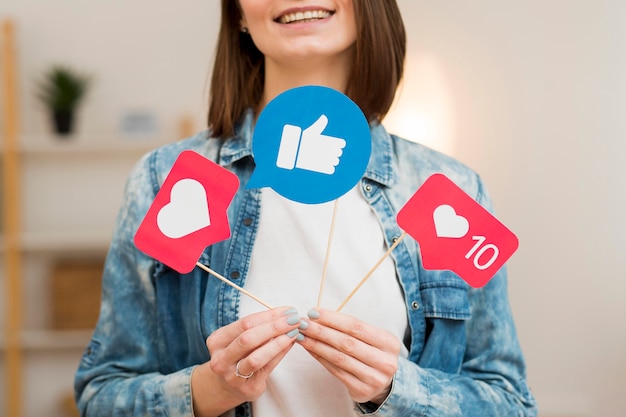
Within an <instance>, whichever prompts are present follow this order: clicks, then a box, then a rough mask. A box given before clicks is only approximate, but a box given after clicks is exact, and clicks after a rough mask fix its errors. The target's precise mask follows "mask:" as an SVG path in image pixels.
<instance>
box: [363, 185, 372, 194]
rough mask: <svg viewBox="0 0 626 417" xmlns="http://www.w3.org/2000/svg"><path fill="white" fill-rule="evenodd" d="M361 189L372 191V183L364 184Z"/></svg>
mask: <svg viewBox="0 0 626 417" xmlns="http://www.w3.org/2000/svg"><path fill="white" fill-rule="evenodd" d="M363 189H364V190H365V192H367V193H371V192H372V185H371V184H365V186H364V187H363Z"/></svg>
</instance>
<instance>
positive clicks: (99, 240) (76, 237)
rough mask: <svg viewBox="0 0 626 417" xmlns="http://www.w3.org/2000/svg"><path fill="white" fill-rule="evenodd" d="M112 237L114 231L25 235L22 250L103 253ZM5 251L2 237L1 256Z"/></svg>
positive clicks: (0, 242)
mask: <svg viewBox="0 0 626 417" xmlns="http://www.w3.org/2000/svg"><path fill="white" fill-rule="evenodd" d="M112 235H113V231H112V230H91V231H81V232H76V231H69V232H61V231H54V232H34V233H24V234H22V235H21V238H20V250H22V251H24V252H31V253H33V252H35V253H36V252H46V253H61V254H62V253H65V252H72V253H76V252H78V253H86V252H98V253H102V252H105V251H106V250H107V249H108V247H109V244H110V243H111V238H112ZM4 250H5V244H4V241H3V240H2V239H1V237H0V254H1V253H2V252H3V251H4Z"/></svg>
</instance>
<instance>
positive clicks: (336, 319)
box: [308, 308, 401, 355]
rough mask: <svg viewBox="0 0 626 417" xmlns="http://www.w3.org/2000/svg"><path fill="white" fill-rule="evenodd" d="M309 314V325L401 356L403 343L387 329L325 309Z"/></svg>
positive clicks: (314, 310) (311, 311)
mask: <svg viewBox="0 0 626 417" xmlns="http://www.w3.org/2000/svg"><path fill="white" fill-rule="evenodd" d="M308 314H309V318H310V320H309V321H308V322H309V323H318V324H321V325H323V326H324V327H326V328H331V329H335V330H337V331H338V332H339V333H340V334H345V335H350V336H352V337H354V338H355V339H358V340H360V341H362V342H363V343H366V344H368V345H369V346H373V347H375V348H377V349H380V350H383V351H385V352H389V353H392V354H394V355H398V354H400V346H401V342H400V341H399V340H398V338H397V337H395V336H394V335H393V334H391V333H390V332H388V331H387V330H385V329H381V328H379V327H376V326H372V325H371V324H368V323H366V322H364V321H361V320H359V319H357V318H356V317H352V316H349V315H347V314H343V313H339V312H336V311H333V310H327V309H323V308H317V309H313V310H310V311H309V313H308ZM313 329H317V331H323V329H322V328H319V327H315V326H313ZM309 331H310V330H309ZM331 334H332V333H331ZM340 342H341V341H340ZM348 343H349V342H348Z"/></svg>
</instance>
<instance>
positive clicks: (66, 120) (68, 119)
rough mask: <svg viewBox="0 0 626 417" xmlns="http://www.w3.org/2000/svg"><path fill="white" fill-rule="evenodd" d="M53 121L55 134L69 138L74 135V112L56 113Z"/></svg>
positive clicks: (53, 115)
mask: <svg viewBox="0 0 626 417" xmlns="http://www.w3.org/2000/svg"><path fill="white" fill-rule="evenodd" d="M52 119H53V122H54V131H55V133H57V134H58V135H61V136H68V135H70V134H71V133H72V131H73V127H74V112H72V111H69V112H68V111H54V112H53V114H52Z"/></svg>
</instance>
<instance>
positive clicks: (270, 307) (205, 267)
mask: <svg viewBox="0 0 626 417" xmlns="http://www.w3.org/2000/svg"><path fill="white" fill-rule="evenodd" d="M196 265H197V266H198V267H199V268H200V269H202V270H204V271H206V272H208V273H209V274H211V275H213V276H214V277H215V278H217V279H219V280H220V281H222V282H223V283H225V284H228V285H230V286H231V287H233V288H234V289H236V290H238V291H239V292H241V293H243V294H245V295H247V296H248V297H250V298H252V299H253V300H254V301H256V302H257V303H259V304H262V305H263V306H265V307H266V308H267V309H268V310H271V309H272V308H273V307H272V306H271V305H269V304H267V303H266V302H265V301H263V300H261V299H260V298H258V297H257V296H255V295H253V294H251V293H249V292H248V291H246V290H244V289H243V288H241V287H240V286H239V285H237V284H234V283H232V282H230V281H229V280H227V279H226V278H224V277H223V276H222V275H220V274H218V273H217V272H215V271H214V270H212V269H211V268H209V267H208V266H206V265H203V264H201V263H200V262H196Z"/></svg>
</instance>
